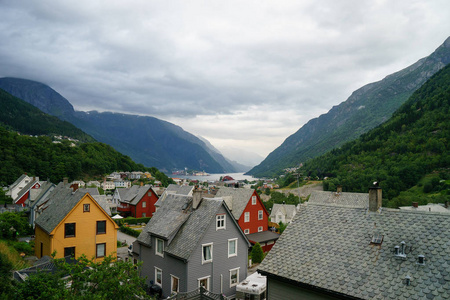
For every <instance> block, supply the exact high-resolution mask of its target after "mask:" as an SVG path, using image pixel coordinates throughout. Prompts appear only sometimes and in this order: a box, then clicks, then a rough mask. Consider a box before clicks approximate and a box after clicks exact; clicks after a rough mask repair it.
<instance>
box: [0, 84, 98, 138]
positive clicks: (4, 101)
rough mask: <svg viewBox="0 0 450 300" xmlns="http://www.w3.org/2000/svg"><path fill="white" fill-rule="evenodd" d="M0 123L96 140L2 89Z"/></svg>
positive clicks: (33, 132)
mask: <svg viewBox="0 0 450 300" xmlns="http://www.w3.org/2000/svg"><path fill="white" fill-rule="evenodd" d="M0 107H1V109H0V124H1V125H3V126H5V127H7V128H10V129H12V130H15V131H18V132H20V133H22V134H31V135H49V136H52V135H62V136H68V137H71V138H74V139H77V140H79V141H82V142H94V141H95V140H94V138H92V137H91V136H90V135H88V134H86V133H85V132H83V131H82V130H80V129H79V128H77V127H75V126H74V125H72V124H70V123H69V122H66V121H61V120H60V119H58V118H57V117H54V116H50V115H48V114H46V113H43V112H42V111H41V110H39V109H38V108H36V107H34V106H33V105H31V104H28V103H26V102H25V101H23V100H21V99H19V98H16V97H14V96H12V95H11V94H9V93H7V92H5V91H4V90H2V89H0Z"/></svg>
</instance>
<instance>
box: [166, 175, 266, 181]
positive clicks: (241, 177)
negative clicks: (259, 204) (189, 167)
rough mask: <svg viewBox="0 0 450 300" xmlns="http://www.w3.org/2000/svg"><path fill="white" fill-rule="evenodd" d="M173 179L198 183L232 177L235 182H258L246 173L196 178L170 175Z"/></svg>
mask: <svg viewBox="0 0 450 300" xmlns="http://www.w3.org/2000/svg"><path fill="white" fill-rule="evenodd" d="M168 176H169V177H171V178H186V179H192V180H198V181H202V182H203V181H217V180H220V178H221V177H225V176H230V177H231V178H233V179H234V180H245V179H247V180H248V181H254V180H258V178H255V177H253V176H250V175H244V173H219V174H209V175H206V176H194V175H168Z"/></svg>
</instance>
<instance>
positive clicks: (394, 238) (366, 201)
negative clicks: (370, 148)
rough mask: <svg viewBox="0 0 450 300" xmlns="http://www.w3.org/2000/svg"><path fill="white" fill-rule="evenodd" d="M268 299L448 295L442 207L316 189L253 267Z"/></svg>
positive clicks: (448, 234) (449, 217)
mask: <svg viewBox="0 0 450 300" xmlns="http://www.w3.org/2000/svg"><path fill="white" fill-rule="evenodd" d="M258 271H259V272H260V273H261V274H262V275H266V276H267V292H268V299H286V300H289V299H336V298H339V299H450V214H448V213H433V212H423V211H402V210H398V209H387V208H382V207H381V189H379V188H376V187H374V188H371V189H370V190H369V194H357V193H331V192H320V193H316V194H315V195H314V197H313V196H311V198H310V200H309V202H307V203H304V204H302V205H301V206H300V210H299V212H298V213H297V214H296V215H295V217H294V219H293V221H292V222H291V224H290V225H289V226H288V227H287V228H286V230H285V231H284V233H283V234H282V235H281V237H280V238H279V239H278V241H277V243H276V244H275V246H274V247H273V248H272V250H271V251H270V252H269V254H268V255H267V256H266V258H265V259H264V261H263V262H262V263H261V265H260V266H259V267H258Z"/></svg>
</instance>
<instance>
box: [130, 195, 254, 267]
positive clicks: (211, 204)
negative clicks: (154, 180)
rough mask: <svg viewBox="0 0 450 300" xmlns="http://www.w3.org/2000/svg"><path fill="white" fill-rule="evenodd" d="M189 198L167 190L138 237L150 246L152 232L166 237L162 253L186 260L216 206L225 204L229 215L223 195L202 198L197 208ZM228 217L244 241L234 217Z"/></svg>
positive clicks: (208, 222) (217, 207)
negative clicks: (166, 243)
mask: <svg viewBox="0 0 450 300" xmlns="http://www.w3.org/2000/svg"><path fill="white" fill-rule="evenodd" d="M192 199H193V197H191V196H185V195H174V194H169V195H168V196H167V198H166V200H165V201H164V202H163V203H162V205H161V207H160V208H159V209H158V210H157V211H156V212H155V214H154V215H153V217H152V219H151V220H150V221H149V222H148V224H147V226H146V227H145V228H144V230H143V231H142V232H141V234H140V235H139V237H138V238H137V241H138V242H139V243H142V244H145V245H148V246H151V235H154V236H156V237H160V238H163V239H165V240H167V241H168V245H167V246H166V247H165V249H164V250H165V253H167V254H170V255H172V256H175V257H178V258H180V259H183V260H186V261H187V260H188V259H189V257H190V256H191V254H192V252H193V251H194V249H195V247H197V245H198V243H199V242H200V240H201V239H202V237H203V236H204V234H205V232H206V230H207V229H208V228H209V226H211V224H214V220H215V216H216V214H217V212H218V211H219V209H220V208H221V207H224V208H225V209H226V210H227V211H228V213H229V214H230V216H231V213H230V212H229V210H228V208H227V206H226V205H225V204H224V202H223V199H217V198H203V199H202V200H201V203H200V205H199V206H198V207H197V209H193V208H192ZM230 219H231V221H232V222H234V224H235V226H236V228H238V230H239V231H240V232H241V234H242V236H243V237H244V238H245V239H246V241H247V238H246V237H245V235H244V234H243V233H242V231H241V230H240V228H239V225H238V224H237V223H236V221H235V220H234V219H233V218H230ZM247 242H248V241H247Z"/></svg>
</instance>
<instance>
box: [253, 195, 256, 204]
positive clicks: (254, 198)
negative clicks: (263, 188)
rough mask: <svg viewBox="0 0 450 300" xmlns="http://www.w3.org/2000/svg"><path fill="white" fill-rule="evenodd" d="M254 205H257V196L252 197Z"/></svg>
mask: <svg viewBox="0 0 450 300" xmlns="http://www.w3.org/2000/svg"><path fill="white" fill-rule="evenodd" d="M252 205H256V196H252Z"/></svg>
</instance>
